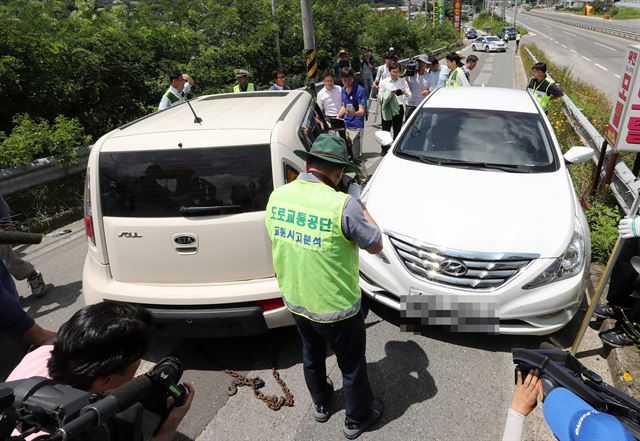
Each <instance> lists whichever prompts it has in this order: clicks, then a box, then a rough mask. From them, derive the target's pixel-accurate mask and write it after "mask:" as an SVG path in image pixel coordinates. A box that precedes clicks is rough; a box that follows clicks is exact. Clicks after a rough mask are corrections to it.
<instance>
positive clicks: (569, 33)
mask: <svg viewBox="0 0 640 441" xmlns="http://www.w3.org/2000/svg"><path fill="white" fill-rule="evenodd" d="M562 32H564V33H565V34H568V35H571V36H573V37H575V36H576V34H572V33H571V32H567V31H562Z"/></svg>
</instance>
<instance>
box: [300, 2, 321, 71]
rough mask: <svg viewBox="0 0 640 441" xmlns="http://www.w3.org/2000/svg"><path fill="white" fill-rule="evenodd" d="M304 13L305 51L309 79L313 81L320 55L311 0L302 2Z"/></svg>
mask: <svg viewBox="0 0 640 441" xmlns="http://www.w3.org/2000/svg"><path fill="white" fill-rule="evenodd" d="M300 10H301V11H302V36H303V39H304V49H305V50H306V51H307V61H306V63H305V64H306V66H307V79H309V80H310V81H313V79H314V78H315V76H316V72H317V70H318V53H317V52H316V37H315V32H314V30H313V10H312V9H311V0H300Z"/></svg>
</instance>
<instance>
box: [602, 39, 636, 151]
mask: <svg viewBox="0 0 640 441" xmlns="http://www.w3.org/2000/svg"><path fill="white" fill-rule="evenodd" d="M605 138H606V139H607V142H609V144H610V145H611V146H612V147H614V148H615V149H617V150H618V151H623V152H640V45H630V46H629V48H628V50H627V56H626V58H625V63H624V70H623V71H622V75H621V78H620V85H619V86H618V93H617V95H616V97H615V104H614V105H613V109H612V111H611V117H610V118H609V125H608V126H607V133H606V134H605Z"/></svg>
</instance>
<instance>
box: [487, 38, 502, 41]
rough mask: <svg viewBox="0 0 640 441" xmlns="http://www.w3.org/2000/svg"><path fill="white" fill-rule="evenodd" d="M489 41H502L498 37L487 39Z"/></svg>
mask: <svg viewBox="0 0 640 441" xmlns="http://www.w3.org/2000/svg"><path fill="white" fill-rule="evenodd" d="M487 41H500V39H499V38H498V37H487Z"/></svg>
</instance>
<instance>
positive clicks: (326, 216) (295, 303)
mask: <svg viewBox="0 0 640 441" xmlns="http://www.w3.org/2000/svg"><path fill="white" fill-rule="evenodd" d="M294 153H295V154H296V155H297V156H299V157H301V158H302V159H304V160H306V161H307V171H306V172H305V173H300V175H299V176H298V178H297V179H296V180H295V181H293V182H291V183H289V184H287V185H284V186H282V187H279V188H277V189H275V190H274V191H273V193H272V194H271V197H270V198H269V203H268V205H267V209H266V213H265V224H266V227H267V232H268V234H269V237H270V238H271V242H272V254H273V267H274V269H275V273H276V277H277V279H278V285H279V287H280V292H281V293H282V297H283V299H284V302H285V305H286V306H287V308H288V309H289V310H290V311H291V312H292V313H293V318H294V320H295V323H296V325H297V327H298V331H299V333H300V336H301V338H302V346H303V349H302V356H303V365H304V377H305V381H306V384H307V388H308V389H309V392H310V394H311V398H312V400H313V403H314V407H313V418H314V419H315V420H316V421H317V422H320V423H322V422H325V421H327V420H328V419H329V410H328V405H329V402H330V401H331V396H332V394H333V383H332V382H331V380H330V379H329V378H328V377H327V372H326V365H325V359H326V357H327V352H326V348H327V343H328V344H329V346H330V347H331V349H332V350H333V352H334V353H335V354H336V357H337V358H338V365H339V366H340V370H341V371H342V383H343V389H342V391H343V392H342V393H343V396H344V400H345V403H346V417H345V423H344V427H343V429H342V430H343V433H344V435H345V436H346V437H347V438H348V439H355V438H357V437H358V436H359V435H360V434H361V433H362V432H363V431H364V430H365V429H367V428H369V427H371V426H372V425H374V424H375V423H376V422H377V421H378V420H379V419H380V416H381V415H382V402H381V401H380V400H378V399H375V398H374V397H373V394H372V392H371V387H370V385H369V379H368V376H367V361H366V358H365V346H366V331H365V327H364V318H363V315H362V312H361V311H360V301H361V292H360V287H359V276H358V248H361V249H364V250H366V251H367V252H369V253H371V254H377V253H379V252H380V251H382V234H381V232H380V230H379V228H378V226H377V224H376V223H375V221H374V220H373V219H372V217H371V215H370V214H369V213H368V211H367V209H366V208H365V206H364V205H363V204H362V202H360V190H359V186H358V184H356V183H352V184H350V185H349V190H348V191H349V194H347V193H343V192H341V191H339V190H338V188H337V186H338V184H339V183H340V182H341V179H342V175H343V173H344V172H345V171H346V172H358V167H357V166H356V165H355V164H352V163H350V162H349V159H348V153H347V145H346V143H345V141H344V140H343V139H342V138H340V137H337V136H333V135H329V134H326V133H325V134H321V135H319V136H318V137H317V138H316V140H315V142H314V143H313V145H312V146H311V150H310V151H309V152H307V151H306V150H296V151H295V152H294Z"/></svg>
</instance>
